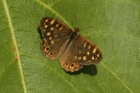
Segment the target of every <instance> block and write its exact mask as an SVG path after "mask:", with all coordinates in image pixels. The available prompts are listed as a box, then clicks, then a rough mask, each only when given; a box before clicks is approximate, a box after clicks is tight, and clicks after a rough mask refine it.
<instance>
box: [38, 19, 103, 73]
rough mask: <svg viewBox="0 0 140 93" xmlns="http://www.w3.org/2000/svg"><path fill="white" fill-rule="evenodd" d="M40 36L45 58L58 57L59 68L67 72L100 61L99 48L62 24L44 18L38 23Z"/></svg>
mask: <svg viewBox="0 0 140 93" xmlns="http://www.w3.org/2000/svg"><path fill="white" fill-rule="evenodd" d="M39 27H40V29H41V35H42V37H43V38H42V42H41V50H42V53H43V54H44V56H45V57H46V58H49V59H50V60H55V59H56V58H58V57H59V56H61V58H60V63H61V66H62V68H63V69H64V70H66V71H68V72H74V71H78V70H79V69H81V68H82V67H83V66H84V65H91V64H97V63H99V62H100V61H101V59H102V53H101V52H100V50H99V48H98V47H97V46H96V45H95V44H93V43H92V42H91V41H89V40H88V39H86V38H85V37H83V36H81V35H79V34H78V32H79V29H78V28H75V30H72V29H71V28H70V27H68V26H67V25H66V24H64V23H63V22H61V21H59V20H57V19H55V18H51V17H44V18H42V19H41V21H40V26H39Z"/></svg>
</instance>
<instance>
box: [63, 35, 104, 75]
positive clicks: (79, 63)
mask: <svg viewBox="0 0 140 93" xmlns="http://www.w3.org/2000/svg"><path fill="white" fill-rule="evenodd" d="M101 59H102V54H101V52H100V50H99V49H98V48H97V46H96V45H95V44H93V43H92V42H90V41H89V40H87V39H86V38H85V37H83V36H80V35H78V36H76V37H75V39H73V41H72V42H71V43H70V44H69V46H68V47H67V49H66V51H65V52H64V53H63V55H62V57H61V59H60V63H61V66H62V68H63V69H65V70H66V71H70V72H74V71H78V70H79V69H81V68H82V67H83V65H90V64H97V63H99V62H100V61H101Z"/></svg>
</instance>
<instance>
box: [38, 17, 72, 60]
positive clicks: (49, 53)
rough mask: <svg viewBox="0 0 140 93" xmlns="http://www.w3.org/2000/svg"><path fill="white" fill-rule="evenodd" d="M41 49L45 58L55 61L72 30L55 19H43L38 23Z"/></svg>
mask: <svg viewBox="0 0 140 93" xmlns="http://www.w3.org/2000/svg"><path fill="white" fill-rule="evenodd" d="M40 29H41V34H42V37H43V39H42V43H41V49H42V52H43V54H44V55H45V57H47V58H49V59H52V60H53V59H56V58H57V57H58V56H59V55H60V54H61V52H62V50H63V49H64V48H65V46H66V43H67V41H68V38H69V36H70V34H71V32H72V30H71V29H70V28H69V27H67V26H66V25H65V24H63V23H62V22H60V21H58V20H57V19H54V18H50V17H44V18H42V20H41V21H40Z"/></svg>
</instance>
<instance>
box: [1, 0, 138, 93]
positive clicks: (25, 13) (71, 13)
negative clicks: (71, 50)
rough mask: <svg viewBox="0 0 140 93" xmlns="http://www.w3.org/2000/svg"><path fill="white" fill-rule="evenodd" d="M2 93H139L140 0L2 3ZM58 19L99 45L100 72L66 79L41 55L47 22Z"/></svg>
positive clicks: (7, 0)
mask: <svg viewBox="0 0 140 93" xmlns="http://www.w3.org/2000/svg"><path fill="white" fill-rule="evenodd" d="M0 5H1V6H0V12H1V13H0V26H1V27H0V41H1V42H0V93H51V92H52V93H112V92H113V93H139V92H140V90H139V86H140V13H139V11H140V6H139V5H140V1H139V0H87V1H85V0H1V1H0ZM44 16H49V17H54V18H57V19H59V20H61V21H62V22H64V23H66V24H67V25H68V26H69V27H71V28H72V29H74V28H75V27H79V29H80V32H79V33H80V34H81V35H82V36H85V37H86V38H88V39H89V40H90V41H92V42H94V43H95V44H96V45H97V46H98V47H99V49H100V50H101V52H102V54H103V60H102V61H101V62H100V63H99V64H98V65H96V66H85V67H84V68H83V69H82V70H80V71H79V72H75V73H66V72H65V71H64V70H63V69H62V68H61V66H60V63H59V58H58V59H57V60H54V61H50V60H49V59H47V58H45V57H44V56H43V54H42V52H41V49H40V43H41V37H40V32H39V30H38V26H39V21H40V20H41V18H42V17H44Z"/></svg>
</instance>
